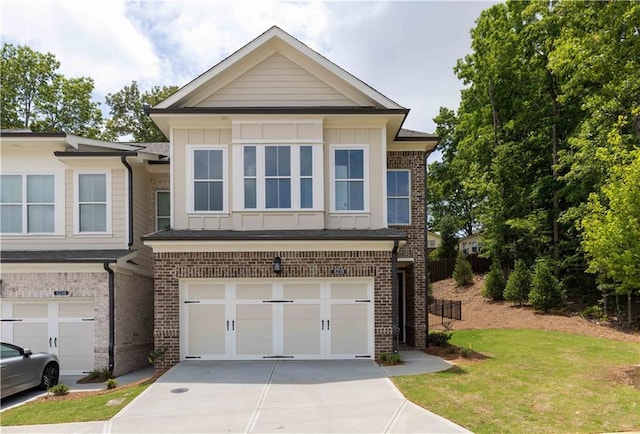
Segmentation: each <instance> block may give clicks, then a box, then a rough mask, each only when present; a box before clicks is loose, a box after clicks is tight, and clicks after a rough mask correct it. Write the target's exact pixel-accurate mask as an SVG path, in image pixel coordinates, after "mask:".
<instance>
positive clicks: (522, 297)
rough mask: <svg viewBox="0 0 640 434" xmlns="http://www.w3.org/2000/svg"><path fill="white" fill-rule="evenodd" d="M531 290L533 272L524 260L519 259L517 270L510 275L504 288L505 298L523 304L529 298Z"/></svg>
mask: <svg viewBox="0 0 640 434" xmlns="http://www.w3.org/2000/svg"><path fill="white" fill-rule="evenodd" d="M530 290H531V272H529V268H528V267H527V265H526V264H525V263H524V261H522V260H518V261H516V266H515V270H513V273H511V274H510V275H509V279H508V280H507V285H506V286H505V288H504V298H505V300H509V301H512V302H514V303H518V304H519V305H520V306H522V303H524V302H526V301H527V300H528V299H529V291H530Z"/></svg>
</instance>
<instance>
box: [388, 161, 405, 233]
mask: <svg viewBox="0 0 640 434" xmlns="http://www.w3.org/2000/svg"><path fill="white" fill-rule="evenodd" d="M388 172H407V174H408V175H409V177H408V183H409V185H408V186H407V187H408V188H409V195H408V196H406V199H408V200H409V222H408V223H389V217H388V216H387V219H386V222H387V226H388V225H391V226H411V169H387V172H386V173H388ZM384 179H385V189H384V191H385V195H384V203H385V204H386V203H387V201H388V200H389V198H390V197H393V198H396V199H405V196H389V191H388V190H387V188H388V186H386V179H387V177H386V176H385V177H384Z"/></svg>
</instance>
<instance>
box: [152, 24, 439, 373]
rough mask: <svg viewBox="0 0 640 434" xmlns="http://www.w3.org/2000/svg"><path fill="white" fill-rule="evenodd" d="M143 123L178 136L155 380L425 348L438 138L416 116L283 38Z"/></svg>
mask: <svg viewBox="0 0 640 434" xmlns="http://www.w3.org/2000/svg"><path fill="white" fill-rule="evenodd" d="M398 79H401V72H398ZM146 111H147V113H148V114H149V116H150V117H151V119H153V121H154V122H155V123H156V124H157V125H158V127H159V128H160V129H161V130H162V131H163V133H164V134H165V135H166V136H167V137H170V138H171V140H170V151H169V155H170V160H171V163H170V165H169V166H168V170H169V172H170V176H169V179H170V187H169V191H170V193H169V197H168V198H167V197H166V196H163V197H162V198H159V199H158V200H159V201H166V203H167V204H168V209H165V211H164V212H165V215H164V216H163V218H164V219H166V220H165V222H166V221H168V223H169V224H168V227H167V228H166V229H165V228H160V226H164V223H163V224H162V225H158V227H159V228H160V229H161V230H159V231H157V232H154V233H150V234H148V235H146V236H145V237H143V240H144V243H145V244H146V245H147V246H150V247H151V248H152V249H153V256H154V262H155V265H154V278H155V300H154V303H155V326H154V327H155V329H154V335H155V345H156V349H158V350H161V349H163V350H166V357H165V359H164V360H163V362H162V363H160V364H158V365H157V368H158V369H162V368H164V367H168V366H171V365H173V364H175V363H177V362H178V361H181V360H191V359H195V360H205V359H229V360H237V359H259V360H262V359H289V358H296V359H333V358H340V359H344V358H374V357H376V356H377V355H379V354H380V353H389V352H392V351H394V350H397V348H398V342H403V341H404V342H407V343H408V344H409V345H413V346H416V347H418V348H423V347H424V346H425V340H426V336H425V333H426V328H425V287H426V282H425V269H424V265H425V258H424V252H425V232H426V231H425V229H424V228H425V215H424V202H423V201H424V194H425V159H426V157H427V155H428V154H429V153H430V152H431V151H432V150H433V148H434V147H435V145H436V142H437V137H436V136H434V135H431V134H426V133H419V132H415V131H409V130H404V129H402V128H401V126H402V124H403V122H404V120H405V118H406V116H407V114H408V112H409V110H408V109H406V108H404V107H402V106H400V105H398V104H397V103H395V102H393V101H392V100H390V99H389V98H387V97H385V96H384V95H382V94H381V93H379V92H377V91H376V90H375V89H373V88H371V87H369V86H368V85H366V84H365V83H363V82H361V81H360V80H358V79H357V78H355V77H354V76H352V75H351V74H349V73H347V72H346V71H344V70H342V69H341V68H339V67H338V66H336V65H335V64H333V63H332V62H330V61H329V60H327V59H326V58H324V57H323V56H321V55H319V54H318V53H316V52H314V51H313V50H311V49H310V48H309V47H307V46H306V45H304V44H303V43H301V42H300V41H298V40H296V39H295V38H293V37H292V36H290V35H289V34H287V33H285V32H284V31H282V30H280V29H279V28H277V27H272V28H271V29H269V30H268V31H266V32H265V33H263V34H262V35H260V36H259V37H258V38H256V39H255V40H253V41H252V42H250V43H249V44H247V45H245V46H244V47H242V48H241V49H239V50H238V51H236V52H235V53H233V54H232V55H231V56H229V57H228V58H226V59H225V60H223V61H222V62H220V63H219V64H217V65H216V66H214V67H213V68H211V69H210V70H208V71H206V72H205V73H203V74H202V75H200V76H199V77H197V78H196V79H194V80H193V81H192V82H190V83H189V84H187V85H186V86H184V87H183V88H181V89H180V90H178V91H177V92H176V93H175V94H173V95H172V96H171V97H169V98H168V99H166V100H165V101H163V102H161V103H160V104H158V105H156V106H155V107H152V108H149V107H147V108H146ZM162 167H163V168H167V166H166V165H163V166H162ZM163 179H164V180H165V181H164V182H166V179H167V178H163ZM164 188H166V185H165V186H162V188H161V187H160V186H158V185H156V186H154V187H153V188H152V191H156V190H161V189H164ZM163 203H165V202H163ZM394 331H395V332H397V333H394Z"/></svg>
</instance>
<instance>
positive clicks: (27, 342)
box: [10, 322, 51, 353]
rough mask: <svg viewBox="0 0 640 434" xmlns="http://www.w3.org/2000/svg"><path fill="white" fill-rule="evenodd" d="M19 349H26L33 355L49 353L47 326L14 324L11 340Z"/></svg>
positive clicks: (41, 324) (44, 323)
mask: <svg viewBox="0 0 640 434" xmlns="http://www.w3.org/2000/svg"><path fill="white" fill-rule="evenodd" d="M10 342H12V343H14V344H16V345H18V346H20V347H23V348H28V349H30V350H31V351H33V352H34V353H38V352H45V353H46V352H51V349H50V348H49V324H48V323H46V322H42V323H24V322H16V323H14V324H13V340H12V341H10Z"/></svg>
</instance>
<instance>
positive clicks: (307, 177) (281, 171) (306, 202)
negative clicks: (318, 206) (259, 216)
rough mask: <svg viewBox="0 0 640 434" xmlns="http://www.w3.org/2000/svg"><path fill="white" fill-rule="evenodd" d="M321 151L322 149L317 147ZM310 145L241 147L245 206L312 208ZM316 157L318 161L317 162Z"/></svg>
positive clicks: (247, 207) (260, 207) (261, 208)
mask: <svg viewBox="0 0 640 434" xmlns="http://www.w3.org/2000/svg"><path fill="white" fill-rule="evenodd" d="M318 149H319V151H321V148H318ZM314 152H315V151H314V147H313V146H307V145H305V146H300V145H265V146H254V145H250V146H249V145H247V146H243V147H242V153H241V154H239V155H241V156H242V160H243V173H242V183H243V184H241V185H238V188H241V189H242V191H243V193H244V199H243V201H241V203H243V204H244V209H255V210H265V209H268V210H276V209H311V208H313V207H314V189H317V188H319V187H321V186H320V185H315V184H319V179H316V180H315V183H314V171H317V170H318V169H317V168H314V165H316V164H319V162H321V159H318V158H317V157H316V158H314ZM316 160H317V161H316Z"/></svg>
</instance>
